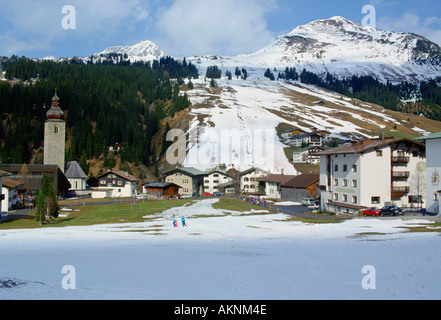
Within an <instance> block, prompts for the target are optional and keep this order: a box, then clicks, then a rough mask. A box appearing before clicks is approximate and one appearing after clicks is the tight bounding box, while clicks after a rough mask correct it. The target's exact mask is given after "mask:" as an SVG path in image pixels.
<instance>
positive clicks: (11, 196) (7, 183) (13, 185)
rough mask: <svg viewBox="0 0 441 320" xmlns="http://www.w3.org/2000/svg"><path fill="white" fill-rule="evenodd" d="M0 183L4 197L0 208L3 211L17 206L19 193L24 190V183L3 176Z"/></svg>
mask: <svg viewBox="0 0 441 320" xmlns="http://www.w3.org/2000/svg"><path fill="white" fill-rule="evenodd" d="M2 183H3V186H2V194H3V195H4V196H5V198H4V199H3V200H2V205H1V208H2V210H3V211H9V210H10V209H13V208H16V207H17V206H18V204H19V193H20V192H22V191H24V190H23V189H24V185H23V183H22V182H20V181H18V180H15V179H11V178H9V177H3V179H2Z"/></svg>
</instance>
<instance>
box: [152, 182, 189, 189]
mask: <svg viewBox="0 0 441 320" xmlns="http://www.w3.org/2000/svg"><path fill="white" fill-rule="evenodd" d="M144 186H145V187H146V188H160V189H165V188H168V187H170V186H177V187H179V188H181V186H179V185H177V184H176V183H171V182H150V183H146V184H144Z"/></svg>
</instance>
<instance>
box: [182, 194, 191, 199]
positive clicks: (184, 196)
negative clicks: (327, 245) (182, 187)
mask: <svg viewBox="0 0 441 320" xmlns="http://www.w3.org/2000/svg"><path fill="white" fill-rule="evenodd" d="M191 197H192V196H191V194H183V195H179V199H191Z"/></svg>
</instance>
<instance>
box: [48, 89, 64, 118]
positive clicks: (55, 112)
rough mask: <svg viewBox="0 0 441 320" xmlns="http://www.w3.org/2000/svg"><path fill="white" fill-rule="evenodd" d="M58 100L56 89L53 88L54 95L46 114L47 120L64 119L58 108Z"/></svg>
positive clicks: (61, 111)
mask: <svg viewBox="0 0 441 320" xmlns="http://www.w3.org/2000/svg"><path fill="white" fill-rule="evenodd" d="M59 105H60V98H58V95H57V88H55V95H54V97H53V98H52V106H51V108H50V109H49V111H48V112H47V113H46V116H47V119H48V120H49V119H57V120H61V119H63V118H64V112H63V110H61V108H60V106H59Z"/></svg>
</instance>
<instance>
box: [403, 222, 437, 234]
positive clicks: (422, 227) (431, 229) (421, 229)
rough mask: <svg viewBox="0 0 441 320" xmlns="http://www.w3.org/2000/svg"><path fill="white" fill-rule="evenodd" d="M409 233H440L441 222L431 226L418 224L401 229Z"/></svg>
mask: <svg viewBox="0 0 441 320" xmlns="http://www.w3.org/2000/svg"><path fill="white" fill-rule="evenodd" d="M403 228H404V229H407V230H408V231H409V232H440V233H441V222H436V223H432V224H420V225H418V226H413V227H403Z"/></svg>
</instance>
